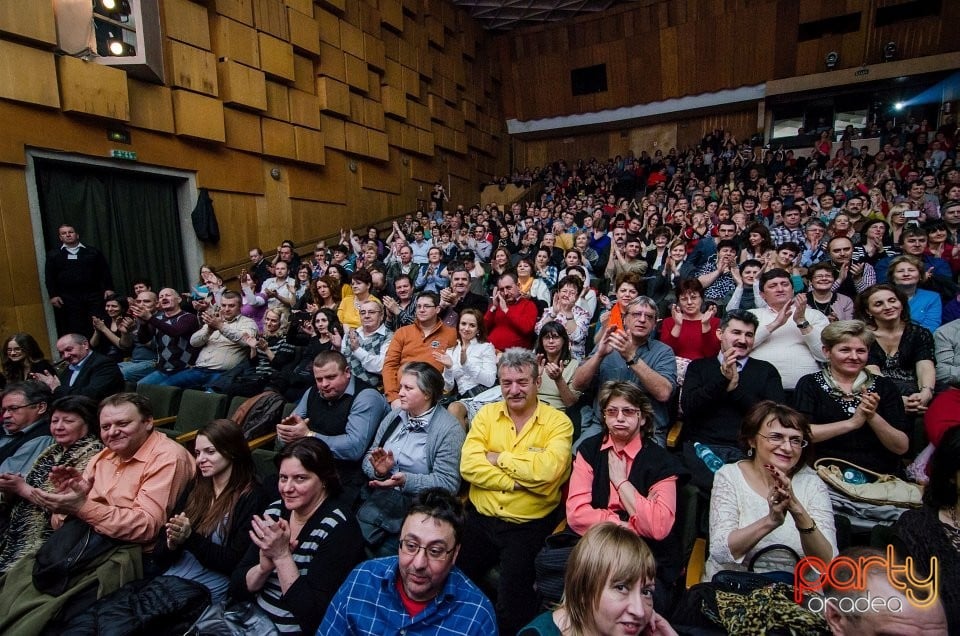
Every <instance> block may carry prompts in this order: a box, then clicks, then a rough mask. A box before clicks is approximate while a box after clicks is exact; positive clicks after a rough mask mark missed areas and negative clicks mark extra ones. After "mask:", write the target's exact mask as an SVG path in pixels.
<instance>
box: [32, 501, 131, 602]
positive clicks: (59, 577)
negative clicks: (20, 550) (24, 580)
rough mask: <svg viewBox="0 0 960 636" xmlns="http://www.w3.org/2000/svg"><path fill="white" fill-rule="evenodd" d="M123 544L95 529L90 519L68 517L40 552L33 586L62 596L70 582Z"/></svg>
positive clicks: (35, 566) (34, 567)
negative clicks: (88, 520) (87, 520)
mask: <svg viewBox="0 0 960 636" xmlns="http://www.w3.org/2000/svg"><path fill="white" fill-rule="evenodd" d="M120 545H121V543H120V542H119V541H117V540H116V539H111V538H110V537H108V536H106V535H102V534H100V533H99V532H97V531H96V530H94V529H93V528H92V527H91V526H90V525H89V524H88V523H87V522H85V521H81V520H80V519H78V518H76V517H68V518H67V519H66V521H64V522H63V525H62V526H60V528H58V529H57V530H54V531H53V534H51V535H50V536H49V537H47V540H46V541H44V542H43V545H41V546H40V549H39V550H38V551H37V556H36V560H35V561H34V564H33V585H34V587H36V588H37V590H38V591H40V592H43V593H44V594H49V595H51V596H60V595H61V594H63V593H64V592H65V591H66V590H67V589H68V588H69V587H70V581H71V580H72V579H74V578H76V577H77V576H78V575H80V574H83V573H84V572H86V571H87V570H88V569H90V568H91V567H92V566H93V565H94V564H95V563H97V562H98V561H99V560H100V559H101V558H102V557H104V556H106V555H108V554H110V553H111V552H113V550H115V549H116V548H117V547H119V546H120Z"/></svg>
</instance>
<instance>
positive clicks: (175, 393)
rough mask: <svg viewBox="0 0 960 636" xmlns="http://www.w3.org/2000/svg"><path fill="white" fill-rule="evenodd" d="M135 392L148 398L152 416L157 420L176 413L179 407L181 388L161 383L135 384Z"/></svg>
mask: <svg viewBox="0 0 960 636" xmlns="http://www.w3.org/2000/svg"><path fill="white" fill-rule="evenodd" d="M137 393H138V394H140V395H142V396H143V397H145V398H147V399H148V400H150V408H151V410H153V417H154V419H158V420H159V419H162V418H165V417H170V416H172V415H176V414H177V411H178V410H179V409H180V398H181V397H182V395H183V389H181V388H180V387H177V386H163V385H161V384H139V385H137Z"/></svg>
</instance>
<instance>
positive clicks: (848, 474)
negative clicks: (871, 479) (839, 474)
mask: <svg viewBox="0 0 960 636" xmlns="http://www.w3.org/2000/svg"><path fill="white" fill-rule="evenodd" d="M843 481H845V482H847V483H848V484H865V483H867V476H866V475H864V474H863V473H862V472H860V471H859V470H857V469H856V468H847V469H845V470H844V471H843Z"/></svg>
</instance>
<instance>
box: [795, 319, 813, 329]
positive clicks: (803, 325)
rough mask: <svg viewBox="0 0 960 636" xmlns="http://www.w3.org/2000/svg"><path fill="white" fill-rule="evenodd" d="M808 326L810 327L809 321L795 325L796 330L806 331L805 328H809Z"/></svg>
mask: <svg viewBox="0 0 960 636" xmlns="http://www.w3.org/2000/svg"><path fill="white" fill-rule="evenodd" d="M809 326H810V321H809V320H804V321H802V322H798V323H797V329H806V328H807V327H809Z"/></svg>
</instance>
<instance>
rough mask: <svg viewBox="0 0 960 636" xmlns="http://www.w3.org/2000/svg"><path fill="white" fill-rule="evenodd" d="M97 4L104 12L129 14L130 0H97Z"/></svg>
mask: <svg viewBox="0 0 960 636" xmlns="http://www.w3.org/2000/svg"><path fill="white" fill-rule="evenodd" d="M99 4H100V8H101V9H102V10H103V11H104V12H105V13H115V14H120V15H130V0H99Z"/></svg>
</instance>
